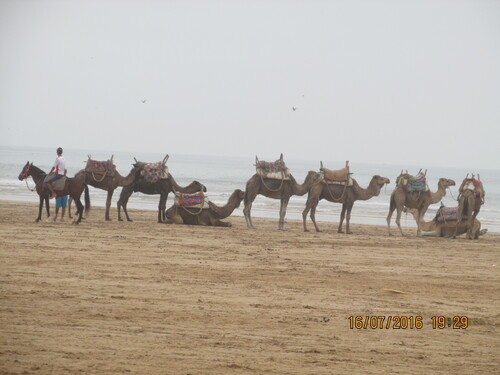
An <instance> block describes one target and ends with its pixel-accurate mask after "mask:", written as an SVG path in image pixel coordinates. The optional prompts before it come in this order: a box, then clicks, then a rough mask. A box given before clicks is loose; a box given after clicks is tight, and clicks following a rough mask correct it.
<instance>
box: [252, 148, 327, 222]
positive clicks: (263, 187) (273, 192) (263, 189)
mask: <svg viewBox="0 0 500 375" xmlns="http://www.w3.org/2000/svg"><path fill="white" fill-rule="evenodd" d="M278 161H281V162H283V154H282V155H281V157H280V159H279V160H278ZM257 163H258V161H257ZM288 177H289V179H288V180H287V179H285V178H284V177H283V179H281V180H278V179H272V178H266V177H263V176H262V175H260V174H258V173H256V174H254V175H253V176H252V177H250V179H249V180H248V181H247V185H246V191H245V199H244V203H245V207H244V209H243V214H244V215H245V220H246V223H247V228H248V229H255V227H254V226H253V224H252V217H251V215H250V211H251V209H252V203H253V201H254V200H255V198H256V197H257V195H258V194H261V195H263V196H265V197H268V198H273V199H280V200H281V206H280V220H279V224H278V229H279V230H285V214H286V208H287V206H288V202H289V200H290V197H291V196H292V195H299V196H302V195H304V194H306V193H307V192H308V191H309V189H310V187H311V185H312V184H313V182H314V181H315V180H316V179H317V178H318V177H319V174H318V173H317V172H314V171H309V173H307V176H306V179H305V180H304V183H303V184H302V185H299V184H298V183H297V181H296V180H295V178H294V177H293V176H292V175H291V174H290V175H289V176H288Z"/></svg>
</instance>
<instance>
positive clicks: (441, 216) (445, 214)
mask: <svg viewBox="0 0 500 375" xmlns="http://www.w3.org/2000/svg"><path fill="white" fill-rule="evenodd" d="M434 219H435V220H436V221H439V222H442V221H451V220H458V207H446V206H441V207H440V208H439V210H438V211H437V213H436V217H435V218H434Z"/></svg>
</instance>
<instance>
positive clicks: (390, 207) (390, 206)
mask: <svg viewBox="0 0 500 375" xmlns="http://www.w3.org/2000/svg"><path fill="white" fill-rule="evenodd" d="M395 209H396V204H395V201H394V196H393V195H391V201H390V204H389V213H388V214H387V219H386V221H387V230H388V231H389V236H392V234H391V219H392V214H393V213H394V210H395Z"/></svg>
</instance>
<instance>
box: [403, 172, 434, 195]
mask: <svg viewBox="0 0 500 375" xmlns="http://www.w3.org/2000/svg"><path fill="white" fill-rule="evenodd" d="M396 185H397V186H405V187H406V189H407V190H408V191H409V192H424V191H428V190H429V187H428V186H427V178H426V176H425V174H424V173H419V174H417V175H416V176H410V175H401V176H399V177H398V178H397V179H396Z"/></svg>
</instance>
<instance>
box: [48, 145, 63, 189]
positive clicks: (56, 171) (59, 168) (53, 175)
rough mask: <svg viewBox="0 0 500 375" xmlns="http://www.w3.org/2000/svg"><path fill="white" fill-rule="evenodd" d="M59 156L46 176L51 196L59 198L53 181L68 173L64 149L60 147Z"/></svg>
mask: <svg viewBox="0 0 500 375" xmlns="http://www.w3.org/2000/svg"><path fill="white" fill-rule="evenodd" d="M56 152H57V158H56V161H55V162H54V166H53V167H52V169H51V170H50V172H49V174H48V175H47V177H46V178H45V181H44V183H45V187H46V188H47V189H49V191H50V198H51V199H52V198H57V194H56V192H55V191H54V188H53V187H52V182H54V181H56V180H58V179H60V178H61V177H63V176H65V175H66V161H65V160H64V157H63V156H62V153H63V149H62V148H61V147H59V148H58V149H57V150H56Z"/></svg>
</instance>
